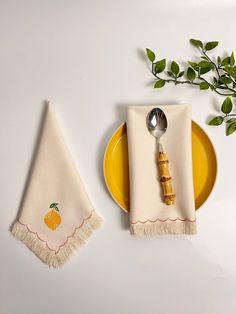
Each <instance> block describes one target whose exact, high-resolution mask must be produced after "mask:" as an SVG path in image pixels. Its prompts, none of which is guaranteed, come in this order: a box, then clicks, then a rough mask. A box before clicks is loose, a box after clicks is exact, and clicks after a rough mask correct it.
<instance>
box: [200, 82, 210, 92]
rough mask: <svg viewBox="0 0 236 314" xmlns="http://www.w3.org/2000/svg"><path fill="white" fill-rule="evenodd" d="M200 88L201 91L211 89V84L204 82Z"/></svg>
mask: <svg viewBox="0 0 236 314" xmlns="http://www.w3.org/2000/svg"><path fill="white" fill-rule="evenodd" d="M199 88H200V89H201V90H204V89H208V88H209V84H208V83H207V82H202V83H200V85H199Z"/></svg>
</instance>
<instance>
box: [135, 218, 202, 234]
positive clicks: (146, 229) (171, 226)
mask: <svg viewBox="0 0 236 314" xmlns="http://www.w3.org/2000/svg"><path fill="white" fill-rule="evenodd" d="M130 233H131V235H133V236H137V237H140V236H145V235H147V236H148V235H150V236H152V235H165V234H196V233H197V224H196V221H173V222H167V221H165V222H161V221H157V222H155V223H148V224H139V223H138V224H133V225H132V224H131V225H130Z"/></svg>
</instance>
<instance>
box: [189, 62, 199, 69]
mask: <svg viewBox="0 0 236 314" xmlns="http://www.w3.org/2000/svg"><path fill="white" fill-rule="evenodd" d="M188 64H189V65H190V66H191V67H192V68H193V69H194V70H195V71H198V65H197V63H196V62H192V61H188Z"/></svg>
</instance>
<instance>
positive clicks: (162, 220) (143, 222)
mask: <svg viewBox="0 0 236 314" xmlns="http://www.w3.org/2000/svg"><path fill="white" fill-rule="evenodd" d="M167 220H169V221H176V220H180V221H188V222H195V221H196V220H197V219H196V218H195V219H194V220H191V219H188V218H185V219H182V218H179V217H177V218H175V219H171V218H166V219H160V218H157V219H155V220H151V219H147V220H145V221H141V220H137V221H134V222H132V221H131V222H130V223H131V224H132V225H135V224H137V223H141V224H145V223H146V222H152V223H153V222H157V221H160V222H165V221H167Z"/></svg>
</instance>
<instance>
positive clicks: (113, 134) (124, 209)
mask: <svg viewBox="0 0 236 314" xmlns="http://www.w3.org/2000/svg"><path fill="white" fill-rule="evenodd" d="M191 121H192V123H194V124H195V125H196V126H197V127H198V128H199V129H200V130H201V131H202V132H203V133H204V135H205V136H206V137H207V138H208V140H209V142H210V144H211V146H212V148H213V152H214V155H215V160H216V172H215V180H214V183H213V185H212V188H211V190H210V193H209V195H208V197H207V199H206V200H205V201H204V202H203V203H202V204H201V206H199V207H198V208H197V209H195V211H198V210H199V209H200V208H201V207H202V206H203V205H204V204H205V203H206V202H207V200H208V199H209V197H210V196H211V194H212V191H213V190H214V187H215V184H216V181H217V178H218V158H217V154H216V150H215V146H214V144H213V142H212V140H211V139H210V137H209V136H208V134H207V132H206V131H205V130H204V129H203V128H202V127H201V126H200V125H199V124H198V123H197V122H196V121H194V120H192V119H191ZM126 123H127V122H123V123H121V124H119V125H118V127H117V128H116V129H115V131H114V132H113V133H112V135H111V136H110V138H109V140H108V142H107V145H106V149H105V151H104V154H103V178H104V180H105V183H106V187H107V189H108V192H109V194H110V196H111V197H112V199H113V200H114V202H115V203H116V204H117V205H118V206H119V207H120V208H121V209H122V210H123V211H124V212H126V213H127V214H129V213H130V212H129V211H128V210H127V209H126V208H124V207H123V206H121V205H120V204H119V203H118V201H117V200H116V199H115V197H114V196H113V194H112V192H111V190H110V188H109V184H108V182H107V179H106V175H105V161H106V156H107V151H108V147H109V145H110V143H111V141H112V139H113V137H114V136H115V134H116V133H117V132H118V130H119V129H121V128H122V127H124V126H125V125H126Z"/></svg>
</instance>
